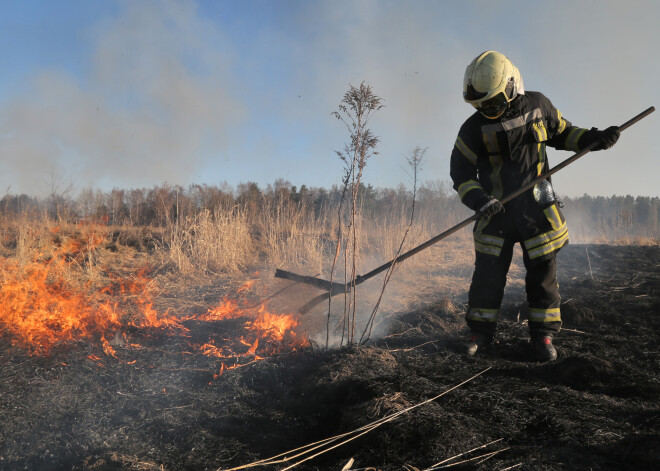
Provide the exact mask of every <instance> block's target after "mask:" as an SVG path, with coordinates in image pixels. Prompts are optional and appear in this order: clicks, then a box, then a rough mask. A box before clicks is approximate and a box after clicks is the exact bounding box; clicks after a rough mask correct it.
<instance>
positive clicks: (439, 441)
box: [0, 245, 660, 471]
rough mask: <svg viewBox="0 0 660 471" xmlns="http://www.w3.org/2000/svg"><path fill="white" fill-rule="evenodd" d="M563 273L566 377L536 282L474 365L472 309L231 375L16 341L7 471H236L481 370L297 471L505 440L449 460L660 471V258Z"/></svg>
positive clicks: (587, 255)
mask: <svg viewBox="0 0 660 471" xmlns="http://www.w3.org/2000/svg"><path fill="white" fill-rule="evenodd" d="M559 275H560V280H559V281H560V289H561V292H562V297H563V303H562V313H563V318H564V330H563V331H562V332H561V333H560V334H559V335H558V337H557V338H556V341H555V343H556V345H557V347H558V349H559V358H558V360H557V361H556V362H553V363H537V362H535V361H533V360H532V359H531V358H532V357H531V353H530V351H529V348H528V344H527V327H526V325H525V322H524V318H525V307H524V293H523V288H522V286H521V285H520V283H518V285H515V284H512V287H511V288H510V289H509V290H508V291H507V294H506V300H505V309H504V311H503V313H502V319H501V322H500V325H499V330H498V335H497V341H496V344H495V345H494V346H493V348H492V349H490V350H488V351H486V352H482V353H480V354H477V355H476V356H475V357H472V358H467V357H465V356H463V355H462V354H461V353H460V352H459V348H458V346H459V342H460V340H461V338H462V337H463V336H464V334H465V330H464V328H463V327H462V325H463V324H462V319H461V318H462V315H463V314H462V313H461V312H460V309H455V308H454V306H460V305H461V303H463V302H464V300H463V299H455V300H449V302H448V301H447V299H444V300H443V302H442V303H439V304H437V305H435V304H434V305H427V306H422V307H421V308H420V309H416V310H415V311H414V312H408V313H403V314H402V315H400V316H399V318H398V320H397V321H396V322H394V323H393V325H392V332H391V334H390V335H389V336H387V337H385V338H383V339H380V340H378V341H376V342H373V343H371V344H370V345H368V346H366V347H362V348H357V349H355V348H354V349H335V350H331V351H321V350H319V349H316V350H312V349H309V350H306V351H303V352H298V353H295V354H291V355H284V356H279V357H277V358H271V359H268V360H264V361H260V362H257V363H254V364H251V365H248V366H245V367H242V368H238V369H234V370H230V371H227V372H225V373H224V374H223V375H222V376H220V377H219V378H213V373H214V368H215V367H216V366H217V365H215V364H214V363H213V362H212V361H211V360H207V359H199V358H196V357H195V358H193V355H191V354H186V353H181V351H180V349H179V350H176V352H175V350H172V351H168V349H167V348H165V347H163V348H161V349H160V350H158V349H155V348H153V349H144V350H143V351H141V352H138V353H134V354H133V355H134V357H136V358H135V359H136V362H135V363H132V364H128V363H126V362H119V361H117V360H115V359H113V358H108V357H102V359H101V360H97V361H92V360H90V359H89V358H88V357H87V355H90V354H97V355H98V354H99V353H100V352H98V351H97V350H95V349H94V348H95V347H90V346H89V345H83V344H76V345H72V346H71V347H70V348H69V349H67V350H62V351H59V352H56V353H54V354H53V355H52V356H51V357H48V358H39V357H32V356H29V355H27V354H25V353H24V352H22V351H20V350H17V349H14V348H10V347H9V346H8V345H9V342H8V341H7V339H0V342H2V343H0V347H2V350H0V375H1V377H2V384H0V469H11V470H13V469H39V470H49V469H52V470H55V469H58V470H59V469H92V470H120V469H143V470H147V469H164V470H177V469H182V470H184V469H185V470H204V469H226V468H231V467H233V466H239V465H242V464H246V463H249V462H252V461H255V460H258V459H263V458H267V457H270V456H272V455H276V454H279V453H282V452H285V451H287V450H291V449H294V448H297V447H299V446H302V445H305V444H308V443H311V442H314V441H316V440H321V439H324V438H327V437H331V436H335V435H337V434H340V433H344V432H350V431H353V430H355V429H357V428H359V427H361V426H363V425H365V424H369V423H371V422H373V421H375V420H378V419H379V418H382V417H385V416H388V415H389V414H394V413H396V412H399V411H402V410H405V409H406V408H409V407H411V406H414V405H416V404H419V403H422V402H423V401H426V400H428V399H429V398H433V397H435V396H438V395H439V394H441V393H443V392H445V391H448V390H449V389H450V388H452V387H454V386H456V385H458V384H460V383H461V382H463V381H465V380H467V379H469V378H471V377H472V376H474V375H475V374H478V373H480V372H483V374H481V375H480V376H478V377H476V378H474V379H473V380H471V381H469V382H468V383H466V384H464V385H462V386H460V387H458V388H456V389H454V390H452V391H450V392H447V393H446V394H445V395H442V396H441V397H438V398H436V399H435V400H433V401H431V402H428V403H426V404H424V405H421V406H419V407H417V408H415V409H413V410H410V411H408V412H406V413H403V414H401V415H400V416H398V417H397V418H396V419H395V420H392V421H391V422H388V423H385V424H383V425H382V426H380V427H378V428H376V429H374V430H372V431H371V432H369V433H367V434H365V435H363V436H361V437H359V438H356V439H355V440H353V441H351V442H349V443H347V444H345V445H343V446H340V447H338V448H336V449H334V450H332V451H330V452H328V453H325V454H323V455H321V456H319V457H317V458H314V459H312V460H309V461H306V462H304V463H302V464H301V465H300V466H298V467H297V468H295V469H302V470H337V471H339V470H341V469H342V467H343V466H344V464H346V463H347V462H348V460H349V459H350V458H355V463H354V464H353V469H366V468H369V469H371V467H373V468H374V469H382V470H403V469H410V470H412V469H414V468H417V469H420V470H421V469H427V468H429V467H431V466H432V465H434V464H435V463H438V462H441V461H443V460H445V459H449V458H452V457H455V456H457V455H459V454H463V453H466V452H469V451H470V450H471V449H474V448H477V447H480V446H482V445H485V444H488V443H490V442H493V441H495V440H499V441H498V442H496V443H493V444H490V445H488V446H486V447H484V448H481V449H479V450H476V451H472V452H469V453H466V454H465V455H462V456H461V457H460V458H454V459H452V460H450V461H448V462H447V463H445V464H453V463H456V462H457V461H461V460H468V461H467V462H466V463H465V464H463V465H457V466H455V467H453V469H479V470H486V469H488V470H490V469H498V470H502V469H518V470H599V469H606V470H607V469H612V470H640V469H658V468H657V467H658V463H660V433H659V432H660V401H659V398H660V367H659V366H660V365H659V364H658V360H659V356H658V343H659V342H660V247H657V246H656V247H613V246H596V245H589V246H584V245H576V246H569V247H567V248H565V249H563V250H562V252H561V253H560V256H559ZM441 289H442V287H440V286H439V287H438V290H439V291H441ZM466 290H467V286H466ZM120 354H121V352H120ZM98 356H99V357H101V355H98ZM335 443H338V442H335ZM497 451H499V453H496V454H494V455H492V454H491V453H492V452H497ZM489 454H491V455H489ZM477 455H485V456H484V457H483V458H480V459H474V458H475V457H476V456H477ZM287 456H292V453H289V454H288V455H287ZM296 461H297V460H296V459H293V460H291V461H289V462H288V464H290V463H293V462H296ZM404 466H406V467H407V468H406V467H404ZM284 467H286V465H285V464H278V465H272V466H270V467H261V468H257V469H283V468H284ZM413 467H414V468H413Z"/></svg>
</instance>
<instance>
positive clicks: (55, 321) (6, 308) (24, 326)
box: [0, 226, 309, 374]
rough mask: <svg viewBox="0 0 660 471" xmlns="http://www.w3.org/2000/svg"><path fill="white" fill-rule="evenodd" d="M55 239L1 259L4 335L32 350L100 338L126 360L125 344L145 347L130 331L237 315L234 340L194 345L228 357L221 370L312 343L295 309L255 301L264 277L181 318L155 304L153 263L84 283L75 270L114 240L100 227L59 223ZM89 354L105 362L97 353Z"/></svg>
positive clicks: (179, 329)
mask: <svg viewBox="0 0 660 471" xmlns="http://www.w3.org/2000/svg"><path fill="white" fill-rule="evenodd" d="M50 237H51V238H52V246H51V248H50V249H45V250H42V251H39V252H38V254H37V255H36V256H35V257H34V258H33V260H31V261H29V262H27V263H24V264H19V263H18V262H17V261H15V260H12V259H0V277H1V278H0V280H1V284H0V335H1V336H5V335H6V336H8V337H9V338H10V339H11V342H12V344H13V345H16V346H20V347H23V348H26V349H28V350H29V352H30V353H32V354H38V355H44V354H48V353H49V352H50V351H51V350H52V348H53V347H55V346H56V345H60V344H64V343H66V342H69V341H73V340H81V339H87V340H91V341H93V342H98V343H99V345H100V347H101V348H102V349H103V352H104V353H105V355H106V356H107V357H112V358H115V359H117V360H120V361H124V360H121V359H120V358H119V356H118V349H128V348H141V347H140V345H137V344H134V343H129V342H128V339H127V337H126V335H125V334H124V333H123V332H124V331H125V330H126V329H127V328H133V329H135V328H137V329H150V330H158V331H167V332H168V333H172V334H176V333H179V334H181V333H184V334H185V333H187V332H189V329H188V328H187V327H186V326H185V325H184V323H185V322H209V323H216V322H223V321H227V320H236V321H237V324H236V326H234V324H232V328H234V327H235V328H239V329H240V328H242V329H243V331H242V332H243V333H242V334H241V332H236V337H235V338H233V339H227V338H222V339H219V338H212V337H209V340H208V341H207V342H206V343H203V344H201V345H200V344H197V345H196V346H193V347H194V348H195V350H196V351H197V352H198V353H200V354H203V355H205V356H208V357H211V358H218V359H220V360H221V364H220V367H219V372H218V374H222V373H223V372H224V371H226V370H229V369H232V368H237V367H240V366H244V365H245V364H249V363H252V362H254V361H258V360H262V359H263V358H265V357H266V356H269V355H272V354H275V353H278V352H282V351H291V350H296V349H298V348H301V347H304V346H307V345H309V340H307V339H306V337H304V336H302V335H297V334H296V328H297V327H298V326H299V322H298V321H297V319H296V318H295V316H294V315H293V314H276V313H273V312H268V310H267V309H266V306H265V305H260V304H258V303H257V304H256V305H250V304H249V303H248V302H247V299H248V297H249V296H250V295H252V297H254V293H253V291H254V290H255V286H256V283H257V280H256V279H252V280H250V281H248V282H247V283H245V284H244V285H243V286H241V287H240V288H238V289H237V290H236V291H235V293H234V295H233V296H232V297H230V296H225V297H224V298H223V299H222V300H221V302H220V303H218V305H217V306H215V307H213V308H210V309H208V310H207V312H206V313H204V314H201V315H196V316H188V317H181V316H179V317H177V316H174V315H172V314H170V313H169V311H166V312H158V311H157V310H156V309H155V308H154V299H155V297H156V296H158V294H159V289H158V286H157V284H156V282H155V281H154V280H153V279H151V278H150V277H149V274H148V272H149V271H148V269H146V268H145V269H142V270H140V271H138V272H137V273H135V274H133V275H132V276H129V277H122V276H120V275H118V274H116V273H114V274H113V272H112V271H111V270H110V269H108V268H105V269H104V272H105V273H106V274H107V276H108V278H109V283H107V284H106V285H103V286H99V285H98V283H97V284H94V283H92V282H89V281H87V282H80V280H78V281H77V282H76V276H74V275H72V272H76V273H80V269H81V268H82V267H84V266H85V264H86V263H91V262H90V260H93V259H94V257H95V253H94V252H95V251H96V250H97V249H98V248H99V247H100V246H101V245H102V244H103V243H104V241H105V240H106V238H105V236H103V234H101V233H100V232H99V231H98V230H97V229H95V228H93V227H88V226H79V227H78V228H77V231H76V234H75V235H74V236H66V235H64V234H62V231H61V228H60V227H59V226H57V227H54V228H52V229H51V230H50ZM76 270H77V271H76ZM79 278H81V277H80V276H79ZM82 278H83V279H84V277H82ZM108 339H111V340H108ZM122 351H124V350H122ZM88 358H89V359H90V360H92V361H95V362H97V363H98V364H99V365H100V366H103V364H102V363H100V358H99V357H98V356H97V355H89V356H88ZM241 359H245V360H241ZM246 362H247V363H246ZM125 363H127V364H133V363H135V360H133V361H125Z"/></svg>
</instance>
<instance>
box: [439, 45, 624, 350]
mask: <svg viewBox="0 0 660 471" xmlns="http://www.w3.org/2000/svg"><path fill="white" fill-rule="evenodd" d="M463 98H464V99H465V101H466V102H467V103H469V104H471V105H472V106H473V107H474V108H476V110H477V111H476V112H475V113H474V114H472V116H470V117H469V118H468V119H467V120H466V121H465V123H463V125H462V126H461V128H460V131H459V133H458V137H457V139H456V143H455V145H454V148H453V151H452V154H451V178H452V180H453V184H454V189H455V190H456V191H457V192H458V195H459V197H460V198H461V201H462V202H463V204H465V205H466V206H468V207H469V208H470V209H472V210H473V211H476V212H477V213H478V214H479V219H477V221H476V222H475V225H474V229H473V235H474V247H475V251H476V260H475V266H474V273H473V276H472V283H471V285H470V290H469V295H468V310H467V313H466V316H465V318H466V321H467V324H468V327H469V328H470V330H471V336H470V338H469V340H468V342H467V343H466V344H465V345H464V347H465V350H466V353H467V354H468V355H474V354H475V353H476V352H477V351H478V350H480V349H483V348H485V347H488V346H489V345H490V344H491V343H492V342H493V337H494V334H495V330H496V325H497V318H498V314H499V310H500V305H501V302H502V296H503V295H504V286H505V284H506V277H507V273H508V270H509V265H510V264H511V258H512V254H513V246H514V244H515V243H520V245H521V248H522V252H523V260H524V264H525V269H526V276H525V289H526V293H527V302H528V304H529V317H528V321H529V332H530V343H531V345H532V351H533V352H534V355H535V356H536V359H537V360H539V361H552V360H555V359H556V358H557V350H556V349H555V347H554V346H553V344H552V339H553V336H554V335H555V334H556V333H557V332H559V329H560V327H561V315H560V312H559V304H560V296H559V286H558V284H557V269H556V267H557V266H556V255H557V251H558V250H559V249H561V248H562V247H563V246H564V245H566V244H567V243H568V230H567V227H566V221H565V219H564V216H563V215H562V212H561V210H560V206H561V203H560V202H559V201H557V198H556V196H555V193H554V191H553V189H552V183H551V181H550V180H549V179H547V180H544V181H543V182H542V183H539V184H537V185H536V186H535V187H534V188H533V189H530V190H529V191H527V192H525V193H523V194H522V195H520V196H518V197H517V198H515V199H513V200H512V201H510V202H508V203H506V204H504V205H503V204H502V203H501V202H500V199H501V198H502V197H503V196H506V195H508V194H510V193H512V192H513V191H515V190H517V189H518V188H520V187H521V186H523V185H525V184H526V183H529V182H531V181H532V180H533V179H535V178H537V177H538V176H539V175H541V174H543V173H545V172H546V171H547V170H548V169H549V165H548V159H547V155H546V147H547V146H550V147H554V148H555V149H561V150H568V151H572V152H579V151H580V150H581V149H584V148H585V147H587V146H588V145H590V144H592V143H596V144H595V145H596V147H595V148H594V149H593V150H602V149H608V148H610V147H612V146H613V145H614V144H615V143H616V141H617V140H618V138H619V131H618V129H617V127H616V126H611V127H609V128H607V129H605V130H598V129H596V128H592V129H591V130H587V129H584V128H579V127H577V126H573V125H572V124H571V123H570V122H569V121H568V120H566V119H565V118H564V117H563V116H562V114H561V113H560V112H559V111H558V110H557V109H556V108H555V107H554V106H553V105H552V103H551V102H550V100H549V99H548V98H546V97H545V96H544V95H543V94H541V93H539V92H532V91H525V89H524V86H523V80H522V77H521V75H520V72H519V71H518V69H517V68H516V67H515V66H514V65H513V63H512V62H511V61H510V60H509V59H508V58H507V57H506V56H504V55H502V54H500V53H499V52H496V51H486V52H484V53H483V54H480V55H479V56H478V57H476V58H475V59H474V60H473V61H472V62H471V63H470V64H469V65H468V67H467V69H466V71H465V77H464V80H463Z"/></svg>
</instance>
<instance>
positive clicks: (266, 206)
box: [0, 179, 660, 242]
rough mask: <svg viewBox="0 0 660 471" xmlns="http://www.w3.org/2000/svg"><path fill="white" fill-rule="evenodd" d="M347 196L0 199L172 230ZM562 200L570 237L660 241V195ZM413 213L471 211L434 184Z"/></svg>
mask: <svg viewBox="0 0 660 471" xmlns="http://www.w3.org/2000/svg"><path fill="white" fill-rule="evenodd" d="M342 197H343V192H342V189H341V188H339V187H337V186H333V187H332V188H330V189H325V188H316V187H307V186H306V185H302V186H300V187H297V186H294V185H292V184H291V183H290V182H288V181H286V180H282V179H279V180H276V181H275V182H274V183H273V184H272V185H267V186H265V187H260V186H259V185H258V184H257V183H254V182H248V183H241V184H239V185H237V186H236V187H232V186H230V185H228V184H226V183H225V184H221V185H190V186H188V187H182V186H178V185H169V184H163V185H160V186H155V187H153V188H142V189H132V190H124V189H113V190H112V191H109V192H104V191H100V190H91V189H86V190H83V191H81V192H80V193H79V194H78V195H76V196H71V195H68V194H57V193H53V194H51V195H49V196H48V197H45V198H34V197H31V196H27V195H24V194H23V195H10V194H7V195H5V196H4V197H3V198H2V199H1V200H0V215H2V216H4V217H16V216H21V215H34V216H38V217H46V218H49V219H51V220H64V221H67V222H81V221H86V222H94V223H105V224H109V225H116V226H152V227H167V226H169V225H171V224H173V223H176V222H178V221H183V220H186V219H187V218H194V217H196V216H197V215H199V214H200V213H202V212H208V213H209V214H219V213H222V212H227V211H233V210H235V209H236V208H239V209H240V210H241V211H244V212H245V213H246V214H247V215H248V217H250V216H253V217H257V215H259V214H263V213H268V212H278V211H282V210H283V209H285V208H286V209H287V210H289V211H297V212H300V213H301V214H303V215H309V216H314V217H315V218H317V219H318V218H319V217H326V218H328V219H330V218H332V217H333V216H332V215H334V214H335V213H336V209H337V207H338V205H339V204H340V202H341V201H342ZM359 202H360V208H361V210H362V213H363V215H364V216H365V217H367V218H372V219H387V218H392V220H400V219H401V217H402V216H403V215H405V214H409V212H410V211H411V209H412V192H411V189H410V188H406V187H405V186H403V185H401V186H399V187H398V188H375V187H373V186H371V185H360V191H359ZM562 202H563V204H564V208H563V210H564V213H565V215H566V217H567V219H568V222H569V228H570V230H571V232H572V233H573V234H574V235H575V236H578V237H581V238H584V239H585V240H584V241H585V242H586V241H591V240H594V239H597V238H599V237H602V238H610V239H611V238H622V237H647V238H651V239H654V240H658V239H660V224H659V220H660V199H659V198H657V197H644V196H637V197H633V196H630V195H628V196H609V197H603V196H597V197H592V196H589V195H583V196H581V197H578V198H569V197H564V198H562ZM415 212H416V218H417V219H423V220H425V221H426V223H427V224H430V225H431V226H435V227H437V228H438V229H440V230H441V229H444V228H447V227H449V226H450V225H451V224H453V223H455V222H457V221H458V220H460V219H462V218H464V217H467V216H468V215H469V214H470V212H469V210H468V209H467V208H465V207H464V206H463V205H462V204H461V202H460V200H459V199H458V197H457V195H456V193H455V191H454V190H453V189H452V188H451V184H450V183H448V182H445V181H429V182H426V183H424V184H422V185H421V186H420V188H418V189H417V192H416V198H415ZM587 239H588V240H587Z"/></svg>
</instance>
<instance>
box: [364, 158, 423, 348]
mask: <svg viewBox="0 0 660 471" xmlns="http://www.w3.org/2000/svg"><path fill="white" fill-rule="evenodd" d="M427 149H428V147H425V148H423V149H422V148H421V147H419V146H418V147H415V149H414V150H413V151H412V153H411V154H410V155H409V156H408V157H406V162H407V163H408V166H409V167H410V173H409V174H408V176H409V177H410V180H411V183H412V203H411V209H410V219H409V220H408V225H407V226H406V230H405V232H404V234H403V237H402V238H401V243H400V244H399V248H398V250H397V251H396V254H395V255H394V258H393V259H392V265H390V267H389V268H388V269H387V271H386V272H385V277H384V278H383V286H382V288H381V290H380V293H379V295H378V300H377V301H376V304H375V305H374V308H373V310H372V311H371V316H369V319H368V320H367V323H366V325H365V327H364V331H363V332H362V336H361V337H360V342H359V343H360V345H363V344H364V343H365V342H367V341H368V340H369V338H370V337H371V332H372V330H373V327H374V321H375V319H376V314H377V313H378V308H379V307H380V304H381V302H382V301H383V296H384V295H385V289H386V288H387V285H388V283H389V282H390V279H391V278H392V275H393V274H394V270H395V269H396V267H397V261H398V258H399V255H401V253H402V252H403V247H404V246H405V243H406V239H407V238H408V235H409V234H410V231H411V229H412V226H413V221H414V220H415V201H416V200H417V176H418V174H419V171H420V170H421V168H422V161H423V160H424V155H425V154H426V150H427Z"/></svg>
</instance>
